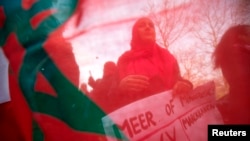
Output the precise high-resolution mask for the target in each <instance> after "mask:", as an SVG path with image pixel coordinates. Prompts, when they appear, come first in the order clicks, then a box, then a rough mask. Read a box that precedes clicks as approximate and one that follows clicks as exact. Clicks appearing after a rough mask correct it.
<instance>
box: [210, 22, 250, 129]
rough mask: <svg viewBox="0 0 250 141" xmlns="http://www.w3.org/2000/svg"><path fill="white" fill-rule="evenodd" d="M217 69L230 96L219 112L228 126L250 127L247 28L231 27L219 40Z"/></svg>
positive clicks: (249, 37)
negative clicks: (225, 82)
mask: <svg viewBox="0 0 250 141" xmlns="http://www.w3.org/2000/svg"><path fill="white" fill-rule="evenodd" d="M213 57H214V63H215V67H216V68H221V70H222V74H223V76H224V78H225V79H226V81H227V82H228V84H229V94H227V95H226V96H224V98H222V99H221V100H219V103H221V102H222V101H224V103H226V104H223V105H224V106H223V105H222V106H221V104H220V106H219V108H220V109H221V111H224V112H222V114H223V116H224V117H225V119H227V122H226V123H229V124H250V112H249V109H248V107H250V93H249V91H250V25H237V26H233V27H230V28H229V29H228V30H227V31H226V32H225V33H224V35H223V36H222V38H221V40H220V42H219V44H218V45H217V47H216V49H215V51H214V54H213Z"/></svg>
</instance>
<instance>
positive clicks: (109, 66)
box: [88, 61, 118, 112]
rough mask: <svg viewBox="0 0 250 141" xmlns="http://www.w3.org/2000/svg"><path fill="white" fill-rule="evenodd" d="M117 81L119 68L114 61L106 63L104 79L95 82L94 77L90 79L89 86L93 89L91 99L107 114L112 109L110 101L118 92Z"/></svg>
mask: <svg viewBox="0 0 250 141" xmlns="http://www.w3.org/2000/svg"><path fill="white" fill-rule="evenodd" d="M117 80H118V79H117V66H116V64H115V62H112V61H107V62H105V63H104V66H103V75H102V78H99V79H97V80H96V81H95V80H94V78H93V77H92V75H91V76H90V77H89V82H88V84H89V85H90V86H91V87H92V88H93V90H92V91H91V92H90V97H91V98H92V99H93V100H94V101H95V102H96V103H97V105H99V106H101V108H102V109H104V111H106V112H107V111H109V109H110V105H109V102H108V101H109V99H112V97H111V96H113V95H112V94H111V93H113V92H115V90H116V87H117V84H118V82H117Z"/></svg>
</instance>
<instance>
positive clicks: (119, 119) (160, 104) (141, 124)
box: [102, 82, 223, 141]
mask: <svg viewBox="0 0 250 141" xmlns="http://www.w3.org/2000/svg"><path fill="white" fill-rule="evenodd" d="M215 100H216V99H215V86H214V83H213V82H209V83H207V84H204V85H202V86H199V87H197V88H196V89H194V90H193V91H192V93H190V94H187V95H184V96H181V97H178V98H173V97H172V93H171V91H166V92H163V93H159V94H156V95H153V96H150V97H147V98H145V99H142V100H139V101H136V102H134V103H131V104H129V105H126V106H125V107H122V108H120V109H118V110H116V111H114V112H112V113H110V114H109V115H108V116H106V117H104V118H103V119H102V120H103V124H104V128H105V132H106V133H107V134H113V135H114V136H115V135H117V133H115V132H114V130H113V128H112V126H113V125H112V124H111V123H108V122H107V121H108V120H107V119H108V118H111V119H112V120H113V121H114V122H115V123H116V124H117V125H118V126H119V127H120V130H121V132H122V133H125V135H126V136H127V138H128V140H129V141H144V140H145V141H206V140H207V125H208V124H222V123H223V120H222V117H221V115H220V113H219V111H218V109H217V108H216V106H215Z"/></svg>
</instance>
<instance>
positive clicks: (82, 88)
mask: <svg viewBox="0 0 250 141" xmlns="http://www.w3.org/2000/svg"><path fill="white" fill-rule="evenodd" d="M80 90H81V91H82V92H83V93H84V94H86V95H88V94H89V91H88V87H87V84H86V83H84V82H83V83H82V84H81V86H80Z"/></svg>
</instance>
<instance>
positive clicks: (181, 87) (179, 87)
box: [173, 81, 193, 96]
mask: <svg viewBox="0 0 250 141" xmlns="http://www.w3.org/2000/svg"><path fill="white" fill-rule="evenodd" d="M192 89H193V85H192V84H190V83H188V82H185V81H178V82H177V83H176V84H175V85H174V88H173V96H178V95H181V94H185V93H188V92H190V91H191V90H192Z"/></svg>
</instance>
